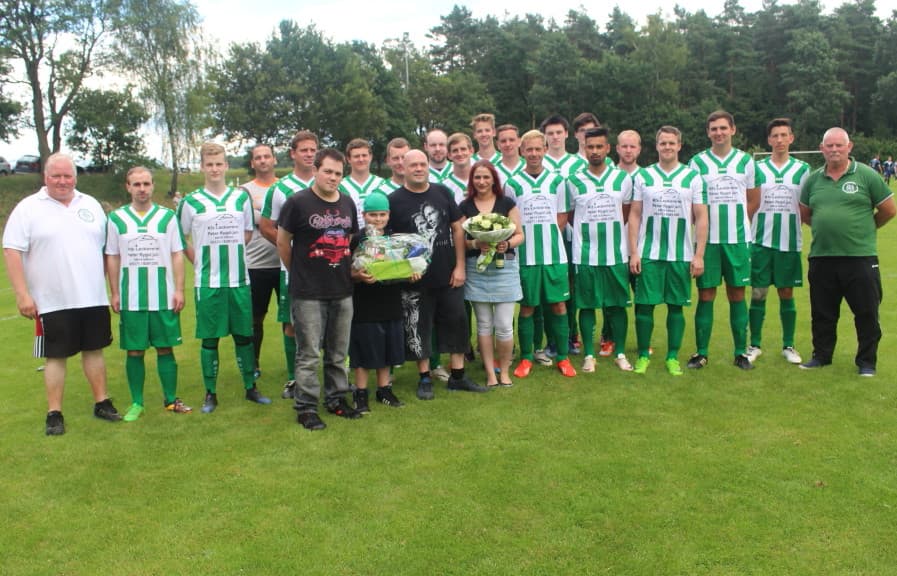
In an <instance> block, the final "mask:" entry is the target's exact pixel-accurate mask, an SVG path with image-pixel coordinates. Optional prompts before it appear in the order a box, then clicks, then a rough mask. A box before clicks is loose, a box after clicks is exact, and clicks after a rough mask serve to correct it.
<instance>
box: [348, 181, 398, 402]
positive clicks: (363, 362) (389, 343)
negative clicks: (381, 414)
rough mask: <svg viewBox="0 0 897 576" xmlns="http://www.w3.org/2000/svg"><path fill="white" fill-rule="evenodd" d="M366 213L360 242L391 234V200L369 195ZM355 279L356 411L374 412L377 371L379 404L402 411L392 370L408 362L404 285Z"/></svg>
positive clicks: (364, 276) (362, 275)
mask: <svg viewBox="0 0 897 576" xmlns="http://www.w3.org/2000/svg"><path fill="white" fill-rule="evenodd" d="M362 213H363V217H364V223H365V227H364V230H362V231H361V232H359V242H360V241H361V240H364V239H365V238H366V237H367V236H369V235H371V234H386V233H387V231H386V225H387V223H388V222H389V199H388V198H387V197H386V195H385V194H383V193H382V192H378V191H375V192H371V193H370V194H368V195H367V196H366V197H365V198H364V203H363V206H362ZM352 277H353V280H355V282H357V284H356V286H355V290H354V292H353V295H352V303H353V307H354V310H355V313H354V315H353V316H352V332H351V335H350V336H349V366H350V367H351V368H352V369H353V370H354V371H355V393H354V400H355V410H356V411H358V412H360V413H362V414H369V413H370V408H369V407H368V370H376V371H377V394H376V398H377V401H378V402H381V403H383V404H386V405H387V406H392V407H393V408H398V407H399V406H402V405H403V403H402V402H401V401H400V400H399V399H398V398H396V395H395V394H393V391H392V386H391V385H390V383H389V370H390V367H391V366H398V365H400V364H403V363H404V362H405V331H404V329H403V328H402V293H401V290H400V287H401V284H399V283H392V284H384V283H382V282H377V281H376V280H375V279H374V277H373V276H371V275H370V274H368V273H367V272H365V271H364V270H354V269H353V270H352ZM412 280H413V279H412Z"/></svg>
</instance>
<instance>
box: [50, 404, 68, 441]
mask: <svg viewBox="0 0 897 576" xmlns="http://www.w3.org/2000/svg"><path fill="white" fill-rule="evenodd" d="M63 434H65V419H64V418H63V417H62V412H60V411H59V410H53V411H52V412H47V436H62V435H63Z"/></svg>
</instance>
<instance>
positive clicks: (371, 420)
mask: <svg viewBox="0 0 897 576" xmlns="http://www.w3.org/2000/svg"><path fill="white" fill-rule="evenodd" d="M11 202H12V203H14V201H13V200H12V199H10V198H8V197H3V195H2V194H0V207H2V206H5V205H10V203H11ZM879 248H880V254H881V269H882V275H883V281H884V286H885V288H884V290H885V301H884V303H883V305H882V308H881V313H882V324H883V328H884V333H885V335H884V338H883V340H882V344H881V348H880V353H881V357H880V360H879V366H878V368H879V374H878V376H877V377H876V378H873V379H862V378H860V377H858V376H857V375H856V370H855V367H854V365H853V353H854V349H855V345H856V339H855V336H854V333H853V323H852V320H851V318H850V315H849V313H848V312H847V311H846V308H845V318H844V319H843V320H842V322H841V326H840V330H839V334H840V337H841V338H840V341H839V345H838V348H837V351H836V355H835V358H834V365H833V366H831V367H828V368H826V369H823V370H820V371H813V372H805V371H801V370H798V369H797V368H796V367H794V366H790V365H787V364H785V362H784V360H782V359H781V358H780V357H779V356H778V355H777V354H776V353H775V351H776V349H777V348H778V342H779V337H780V331H779V327H778V321H777V317H778V313H777V310H778V303H777V300H776V297H775V296H771V297H770V298H771V300H770V304H769V310H768V320H767V325H766V329H765V350H766V354H765V355H764V356H762V357H761V358H760V359H759V360H758V362H757V368H756V369H755V370H754V371H753V372H750V373H743V372H741V371H739V370H737V369H736V368H734V367H733V366H731V361H730V348H731V336H730V334H729V330H728V310H727V306H726V305H725V303H724V299H723V298H719V299H718V302H717V308H716V314H717V316H716V318H717V321H716V326H715V331H714V340H713V344H712V348H711V355H710V365H709V366H708V367H707V368H706V369H704V370H702V371H699V372H691V371H689V372H687V373H686V375H685V376H684V377H681V378H676V379H674V378H672V377H669V376H667V375H666V373H665V371H664V370H663V366H662V362H661V361H660V360H659V359H658V361H656V362H655V363H654V364H653V365H652V366H651V369H650V371H649V374H648V375H647V376H646V377H638V376H636V375H633V374H624V373H621V372H619V371H617V370H616V369H615V368H613V367H612V365H611V364H610V362H609V361H608V360H606V359H602V360H600V361H599V367H598V370H597V372H596V373H595V374H592V375H582V374H581V375H580V376H578V377H577V378H575V379H563V378H562V377H561V376H560V375H559V374H558V373H557V372H556V371H554V370H553V369H547V368H537V369H536V370H535V371H534V373H533V375H532V376H531V377H530V378H528V379H526V380H523V381H518V382H517V383H516V385H515V386H514V387H513V388H510V389H504V390H497V391H493V392H490V393H489V394H484V395H470V394H463V393H460V394H449V393H448V392H446V391H445V389H444V387H442V386H440V387H438V388H437V398H436V400H435V401H433V402H426V403H425V402H420V401H417V400H416V399H415V398H414V389H415V375H414V371H413V370H412V369H411V368H409V367H406V368H404V369H403V370H401V371H399V372H398V373H397V383H396V390H397V393H398V395H399V396H400V398H402V399H403V400H405V401H406V402H407V405H406V406H405V407H404V408H401V409H390V408H386V407H381V406H380V405H375V406H374V407H373V410H374V413H373V414H372V415H370V416H368V417H365V418H364V419H363V420H361V421H344V420H339V419H336V418H333V417H329V415H326V414H324V415H323V417H324V419H325V421H326V422H327V424H328V428H327V430H325V431H323V432H320V433H309V432H306V431H304V430H302V429H301V428H300V427H299V426H298V425H297V424H296V421H295V415H294V413H293V411H292V410H291V408H290V405H289V403H288V402H286V401H282V400H276V401H275V404H274V405H273V406H267V407H265V406H257V405H254V404H250V403H248V402H246V401H244V400H243V399H242V394H241V390H240V388H241V387H240V385H239V377H238V374H237V371H236V367H235V362H234V360H233V349H232V346H231V345H230V344H229V343H226V342H223V343H222V369H221V375H220V377H219V398H220V402H221V406H220V408H219V409H218V411H217V412H215V413H214V414H212V415H203V414H199V413H195V414H191V415H186V416H180V415H172V414H167V413H165V412H164V410H163V409H162V407H161V391H160V390H159V386H158V384H157V379H156V377H155V368H154V360H153V359H152V355H148V359H149V361H148V370H147V375H148V378H147V394H146V396H147V407H148V410H147V413H146V415H145V416H144V417H143V418H142V419H141V420H139V421H138V422H136V423H133V424H124V423H119V424H109V423H107V422H103V421H100V420H96V419H94V418H93V417H92V414H91V407H92V406H91V398H90V394H89V391H88V386H87V384H86V382H85V381H84V378H83V376H82V375H81V373H80V370H79V365H78V362H77V361H76V359H75V360H73V361H71V362H70V364H69V367H70V368H69V378H68V385H67V388H66V390H67V395H66V400H65V415H66V425H67V433H66V434H65V435H64V436H62V437H55V438H47V437H45V436H44V431H43V429H44V413H45V410H46V404H45V399H44V395H43V385H42V376H41V374H40V373H39V372H36V371H35V369H36V368H37V367H38V366H39V365H40V362H39V361H38V360H36V359H33V358H31V357H30V350H31V342H32V336H33V324H32V323H31V322H30V321H28V320H24V319H22V318H19V317H18V314H17V311H16V308H15V301H14V297H13V294H12V291H11V290H10V289H9V283H8V281H7V279H6V276H5V274H3V275H2V279H0V345H2V348H0V349H2V350H3V353H2V356H0V361H2V362H3V363H4V364H5V365H6V366H7V368H6V369H4V378H3V385H2V387H0V432H2V434H3V442H2V444H0V462H2V463H3V468H4V469H3V472H2V478H3V485H5V486H6V487H7V488H8V489H7V491H6V492H3V493H2V494H0V511H2V519H3V520H2V523H3V530H2V534H3V536H4V537H3V538H0V574H3V575H4V576H12V575H45V574H47V575H50V574H65V575H79V576H80V575H85V576H87V575H94V574H110V575H129V576H132V575H180V574H183V575H205V574H210V575H211V574H215V575H222V574H223V575H231V574H259V575H269V574H270V575H280V574H284V575H286V574H321V575H325V574H326V575H330V574H337V575H349V574H408V575H418V574H454V575H493V574H501V575H504V574H507V575H512V574H540V575H541V574H544V575H554V574H565V575H566V574H614V575H617V574H633V575H642V574H645V575H655V574H665V575H666V574H676V575H679V574H681V575H691V574H707V575H729V574H731V575H735V574H737V575H742V574H745V575H746V574H750V575H755V574H756V575H759V574H770V575H792V574H794V575H802V574H826V575H829V574H850V575H857V574H869V575H883V574H884V575H887V574H897V568H895V566H897V544H895V538H894V534H895V530H897V481H895V473H894V471H895V467H897V437H895V430H897V427H895V414H897V392H895V387H894V380H895V376H897V359H895V358H894V357H892V356H891V353H893V350H894V349H895V337H894V334H895V327H897V307H895V306H894V305H893V304H892V302H893V301H894V298H895V295H897V223H892V224H891V225H890V226H888V227H886V228H884V229H883V230H882V231H881V233H880V235H879ZM797 299H798V315H799V323H798V339H797V348H798V350H800V351H801V352H802V353H803V354H804V356H805V357H808V356H809V354H810V352H811V350H810V343H809V340H810V335H809V320H808V318H809V304H808V301H807V290H806V289H803V290H799V291H797ZM192 314H193V310H192V305H190V306H188V310H187V312H186V313H185V314H184V317H183V324H184V334H185V336H187V337H186V338H185V344H184V345H183V346H182V347H180V348H179V349H178V350H177V354H178V359H179V364H180V374H181V378H180V383H181V387H180V393H181V396H182V397H184V398H185V400H186V401H187V402H188V403H189V404H192V405H193V406H194V407H197V408H198V405H199V404H200V402H201V397H202V385H201V382H200V371H199V365H198V360H197V358H198V353H199V346H198V343H197V342H196V341H195V340H193V339H192V338H190V337H189V336H190V335H192V332H193V325H194V323H193V318H192ZM692 314H693V309H692V310H690V311H688V312H687V313H686V318H687V322H688V329H687V333H686V341H685V342H686V345H685V346H684V349H683V353H682V359H683V361H684V359H685V357H686V356H687V354H689V353H690V352H692V344H693V332H692V325H693V322H692ZM271 316H272V317H273V314H271ZM656 321H657V328H656V331H655V337H654V347H655V349H657V350H658V354H659V355H662V354H663V352H664V346H665V344H664V343H665V331H664V328H663V326H664V321H663V312H662V310H658V311H657V315H656ZM630 322H631V319H630ZM266 328H267V340H266V343H265V346H264V350H263V359H262V369H263V372H264V373H263V376H262V378H261V380H260V381H259V386H260V388H262V390H263V391H264V392H266V393H269V394H271V395H277V394H278V393H279V390H280V386H281V384H282V382H283V380H284V377H285V373H284V371H283V369H282V368H281V366H282V364H283V360H282V354H281V352H280V343H279V332H278V327H277V325H276V324H275V323H274V322H273V318H272V319H269V322H268V325H267V327H266ZM634 339H635V338H634V330H630V348H634ZM115 346H116V345H113V347H110V348H109V349H108V350H107V353H106V359H107V364H108V369H109V382H110V390H111V393H112V395H113V397H114V398H115V400H116V403H117V405H118V407H119V409H121V410H123V409H125V408H126V407H127V405H128V403H129V402H128V400H129V399H128V392H127V385H126V383H125V378H124V357H123V355H122V353H121V352H120V351H119V350H118V349H117V348H116V347H115ZM661 357H662V356H661ZM580 362H581V359H580V358H576V357H575V358H574V364H575V365H576V366H577V368H578V367H579V364H580ZM472 373H473V375H474V377H475V379H477V380H479V381H481V382H482V381H483V373H482V368H481V367H480V366H479V364H478V363H477V364H475V365H474V366H473V367H472Z"/></svg>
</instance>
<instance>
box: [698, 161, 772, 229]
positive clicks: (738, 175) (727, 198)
mask: <svg viewBox="0 0 897 576" xmlns="http://www.w3.org/2000/svg"><path fill="white" fill-rule="evenodd" d="M689 167H690V168H691V169H693V170H696V171H697V172H698V173H699V174H700V175H701V178H703V179H704V183H705V184H706V185H707V203H708V212H709V213H710V218H709V227H710V229H709V233H708V238H707V243H708V244H743V243H747V242H750V241H751V238H750V232H749V230H748V227H749V226H750V219H749V218H748V213H747V190H748V188H754V187H756V185H757V184H756V177H755V174H754V172H755V167H754V160H753V159H752V158H751V157H750V155H749V154H746V153H744V152H742V151H741V150H738V149H737V148H733V149H732V150H731V151H730V152H729V155H728V156H726V157H725V158H718V157H717V156H716V154H714V153H713V152H712V151H711V150H710V149H709V148H708V149H707V150H704V151H703V152H699V153H698V154H696V155H695V156H694V157H693V158H692V159H691V162H690V163H689Z"/></svg>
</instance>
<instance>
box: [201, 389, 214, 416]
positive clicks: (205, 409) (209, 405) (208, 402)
mask: <svg viewBox="0 0 897 576" xmlns="http://www.w3.org/2000/svg"><path fill="white" fill-rule="evenodd" d="M215 408H218V395H217V394H212V393H211V392H206V399H205V400H203V401H202V413H203V414H211V413H212V412H214V411H215Z"/></svg>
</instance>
